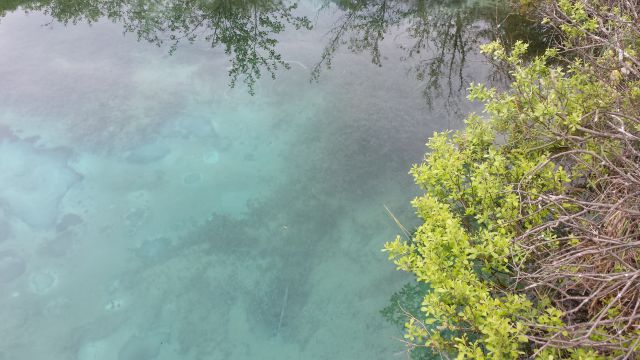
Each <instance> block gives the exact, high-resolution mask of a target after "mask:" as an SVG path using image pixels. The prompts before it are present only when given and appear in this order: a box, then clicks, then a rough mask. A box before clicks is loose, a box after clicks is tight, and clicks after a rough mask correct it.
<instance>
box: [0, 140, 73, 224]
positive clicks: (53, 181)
mask: <svg viewBox="0 0 640 360" xmlns="http://www.w3.org/2000/svg"><path fill="white" fill-rule="evenodd" d="M71 154H72V153H71V151H70V150H69V149H66V148H56V149H42V148H36V147H35V146H34V145H33V144H31V143H29V142H27V141H22V140H19V139H16V138H6V139H4V140H3V141H1V142H0V164H2V172H0V207H3V208H4V209H5V210H6V211H7V212H8V213H9V214H11V215H13V216H15V217H17V218H19V219H20V220H22V221H23V222H24V223H26V224H27V225H29V226H30V227H32V228H35V229H47V228H50V227H51V226H53V225H55V223H56V219H57V218H58V208H59V204H60V201H61V200H62V198H63V197H64V196H65V195H66V193H67V191H69V189H70V188H71V187H72V186H73V185H75V184H76V183H78V182H79V181H81V180H82V176H81V175H80V174H78V173H77V172H76V171H74V170H73V169H72V168H70V167H69V166H68V160H69V158H70V156H71Z"/></svg>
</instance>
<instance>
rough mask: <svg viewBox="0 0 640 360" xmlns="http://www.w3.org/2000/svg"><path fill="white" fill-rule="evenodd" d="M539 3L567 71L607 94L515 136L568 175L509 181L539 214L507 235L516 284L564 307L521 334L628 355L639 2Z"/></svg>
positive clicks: (639, 248) (634, 289)
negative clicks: (552, 181) (558, 180)
mask: <svg viewBox="0 0 640 360" xmlns="http://www.w3.org/2000/svg"><path fill="white" fill-rule="evenodd" d="M542 10H543V12H544V15H545V16H546V18H547V19H548V20H549V22H550V24H551V25H552V26H553V27H555V28H556V29H558V30H559V31H560V32H561V33H562V34H563V35H564V36H565V41H564V42H563V43H562V44H560V48H562V49H563V51H562V52H561V54H562V55H563V57H564V59H565V60H566V61H571V62H572V63H573V64H575V63H576V59H578V60H579V61H578V62H577V63H579V64H581V66H580V67H579V70H576V71H581V72H584V73H587V74H588V75H587V76H588V78H590V79H592V80H591V81H592V82H594V83H597V84H598V85H597V86H601V87H604V88H606V89H608V90H607V91H608V92H609V93H611V94H612V95H611V98H610V99H609V100H607V101H605V102H603V103H598V104H595V103H591V104H587V105H585V104H580V105H581V106H580V108H578V109H576V110H575V111H574V114H575V113H579V114H580V115H581V116H580V118H579V119H577V120H576V121H571V120H568V119H566V118H564V115H567V114H568V113H570V112H571V111H570V109H567V108H562V106H560V109H559V110H560V111H558V112H556V113H554V114H553V117H554V120H553V122H554V124H553V125H550V123H548V122H544V121H538V122H535V121H534V123H533V124H529V125H533V127H534V128H535V129H537V131H534V132H532V133H530V134H531V135H526V134H524V135H523V137H522V138H519V141H523V140H524V141H531V143H534V142H537V143H538V144H539V145H540V146H542V147H543V148H545V149H546V150H547V151H549V153H550V157H549V158H548V161H547V163H552V164H555V166H557V167H558V168H559V169H564V170H566V171H567V172H568V174H569V176H568V178H569V179H570V181H569V182H568V183H567V184H566V186H565V187H564V188H563V191H562V192H560V193H547V194H531V193H528V192H527V190H526V189H527V188H528V186H527V181H528V179H530V178H531V176H525V178H524V179H523V180H522V181H521V182H520V184H519V186H518V187H517V190H516V191H517V192H518V195H519V196H520V199H521V203H522V208H523V209H529V210H531V209H533V211H534V212H541V211H544V212H545V214H546V216H547V219H548V221H545V222H543V223H541V224H540V225H538V226H536V227H533V228H530V229H526V230H524V231H523V232H522V233H521V234H519V236H518V237H517V238H516V243H517V244H519V245H521V247H522V249H524V251H525V252H526V256H525V257H524V258H526V259H527V261H523V262H522V263H516V264H515V266H514V268H515V270H516V271H515V272H516V279H517V282H516V283H517V286H520V287H522V288H523V289H524V291H525V292H526V293H528V294H530V295H532V296H534V297H535V298H537V299H549V300H550V302H551V303H552V304H553V305H554V306H555V307H556V308H557V309H559V310H561V311H562V313H563V314H564V315H563V324H562V325H558V326H540V325H539V324H531V326H532V327H533V328H535V329H536V331H535V332H534V333H533V334H532V335H531V336H529V338H530V340H531V341H532V342H533V343H535V344H536V348H537V351H538V352H539V351H542V350H543V349H545V348H547V347H550V348H559V349H570V348H576V347H583V348H589V349H593V350H595V351H596V352H597V353H598V354H600V355H607V356H611V357H614V358H621V359H629V358H633V356H635V355H634V354H636V352H637V351H638V349H639V348H640V347H639V343H640V96H638V86H639V80H640V61H639V60H640V58H639V57H638V55H639V54H640V51H639V50H640V42H639V39H640V17H639V15H638V14H639V11H640V2H638V1H631V0H616V1H613V0H607V1H587V0H582V1H574V2H569V1H550V2H548V3H547V4H546V5H545V6H544V7H543V9H542ZM534 93H535V92H534ZM522 95H523V96H525V97H526V96H527V95H524V94H522ZM537 95H538V96H542V97H544V96H547V95H549V94H543V93H538V94H537ZM580 95H581V94H574V96H580ZM534 96H535V95H534ZM538 100H539V101H544V99H542V98H541V99H538ZM576 111H577V112H576ZM581 111H583V112H581ZM541 134H543V136H541ZM533 137H535V139H533ZM541 139H544V142H545V143H543V144H540V140H541ZM534 140H535V141H534ZM544 165H546V163H545V164H543V165H541V166H538V167H537V168H536V169H540V168H541V167H542V166H544ZM536 169H534V172H535V170H536ZM522 215H524V216H526V214H522Z"/></svg>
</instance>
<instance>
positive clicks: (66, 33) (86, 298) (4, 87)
mask: <svg viewBox="0 0 640 360" xmlns="http://www.w3.org/2000/svg"><path fill="white" fill-rule="evenodd" d="M43 3H51V2H50V1H49V2H43ZM54 3H55V2H54ZM114 3H115V2H114ZM407 4H409V3H400V4H399V5H398V7H397V8H398V9H401V8H406V7H407V6H410V5H407ZM430 6H433V7H434V11H435V10H437V11H442V12H445V13H453V14H455V9H457V7H456V8H444V7H443V6H444V5H441V4H439V3H437V2H434V3H433V4H431V5H430ZM457 6H462V5H457ZM365 10H366V9H365ZM367 11H368V10H367ZM367 11H362V12H361V13H356V15H358V16H359V18H358V21H365V20H367V19H373V18H371V16H373V15H372V14H374V13H375V11H370V12H367ZM51 13H52V12H51V11H46V9H45V10H42V9H40V10H38V9H36V10H32V11H28V12H25V11H24V10H23V9H9V10H8V11H7V12H6V13H5V14H4V17H2V18H0V168H1V170H0V359H2V360H5V359H7V360H14V359H18V360H19V359H26V360H31V359H33V360H38V359H74V360H75V359H77V360H107V359H119V360H133V359H136V360H147V359H158V360H168V359H187V360H190V359H395V358H403V357H404V356H405V355H404V354H403V353H402V350H403V349H404V347H403V345H402V344H401V343H400V342H398V341H397V340H394V339H393V337H398V336H400V331H399V330H398V328H397V327H395V326H394V325H392V324H389V323H386V322H385V321H384V320H383V319H382V317H381V316H380V314H379V311H380V310H381V309H382V308H383V307H384V306H386V305H387V303H388V301H389V297H390V296H391V295H392V294H393V293H394V292H395V291H397V290H398V289H400V288H401V287H402V285H403V284H404V283H406V282H407V281H409V280H410V278H409V277H408V276H404V275H403V274H401V273H399V272H397V271H395V270H394V267H393V265H392V264H391V263H389V262H388V261H387V260H386V258H385V256H384V254H383V253H382V252H381V251H380V249H381V248H382V246H383V244H384V242H385V241H388V240H390V239H392V238H393V237H394V236H395V234H396V233H397V231H398V229H397V228H396V226H395V224H394V222H393V220H392V219H391V218H390V217H389V215H388V214H387V213H386V210H385V205H386V206H387V207H388V208H389V209H391V211H393V212H394V214H395V215H396V216H397V217H398V218H399V219H400V220H401V221H403V222H404V223H405V224H407V226H411V225H413V224H414V223H415V220H414V219H413V218H414V216H413V211H412V209H411V208H410V207H409V200H410V199H411V198H412V197H413V196H415V195H416V194H417V189H415V188H414V186H413V184H412V180H411V178H410V176H409V175H407V171H408V169H409V168H410V166H411V164H412V163H415V162H418V161H420V159H421V158H422V154H423V152H424V143H425V141H426V139H427V137H428V136H429V135H430V134H431V133H432V132H433V131H441V130H443V129H447V128H455V127H459V126H460V124H461V119H462V117H463V116H462V115H460V114H462V113H464V112H466V111H469V110H472V109H475V108H476V107H477V106H476V105H474V104H469V103H466V102H465V101H464V100H463V97H464V87H465V86H466V84H467V82H468V81H472V80H473V81H485V80H486V79H487V78H488V77H490V75H491V74H490V71H489V67H488V65H486V64H485V61H484V59H483V58H482V57H481V56H479V55H478V54H477V53H476V52H475V51H472V50H471V49H473V48H474V45H473V44H472V43H471V42H470V43H469V44H466V45H465V46H468V48H469V49H470V50H469V51H468V52H466V53H465V54H464V56H465V59H464V61H463V62H462V63H459V64H458V62H457V61H459V59H454V60H452V62H451V63H452V64H453V65H451V66H445V67H444V71H442V72H440V73H437V74H436V73H434V74H435V75H434V76H431V77H429V76H425V74H424V71H423V73H422V75H421V74H420V69H423V70H424V69H426V68H425V67H424V66H425V61H427V60H429V59H432V58H434V57H437V55H438V51H439V47H438V43H437V41H436V40H431V42H430V43H429V41H430V40H426V41H427V45H430V46H427V47H425V48H424V49H423V50H422V53H421V54H420V55H415V56H413V57H411V56H408V55H407V54H408V51H409V50H408V47H410V46H411V45H412V44H414V41H413V40H414V37H413V34H412V32H411V29H412V28H411V26H412V25H411V24H412V21H415V19H414V20H411V19H409V20H404V19H403V18H402V16H400V17H399V18H398V19H397V23H395V24H393V25H394V26H389V27H387V28H384V29H382V32H381V34H382V35H383V37H384V39H382V38H380V42H379V43H377V44H376V49H377V50H375V51H374V50H372V49H373V48H367V47H366V46H363V45H362V43H361V44H360V45H358V42H357V41H356V42H355V45H354V42H350V41H349V39H350V37H349V36H351V35H349V34H352V35H353V34H355V35H353V36H354V37H355V38H357V37H358V36H359V33H358V32H357V31H355V30H354V31H352V32H351V33H348V34H347V35H345V36H344V37H343V38H340V39H339V41H338V44H340V45H339V46H337V47H336V48H335V49H333V50H332V51H330V52H329V53H330V54H331V58H332V61H331V62H332V64H331V69H326V68H325V67H324V64H322V66H321V67H320V69H321V71H320V73H319V78H318V81H310V79H311V77H312V71H313V69H314V65H316V64H318V62H319V61H321V59H322V56H323V51H325V50H326V46H327V44H328V43H330V42H331V41H332V39H334V38H335V36H336V34H337V35H338V36H340V34H339V33H336V31H339V30H340V25H341V24H345V21H352V20H353V19H354V18H355V17H354V13H353V12H349V7H348V6H347V7H345V6H343V7H342V8H340V7H338V6H337V5H335V4H333V3H320V2H302V3H300V4H299V7H298V8H297V9H295V10H294V13H295V14H297V15H298V16H307V17H308V18H309V19H310V21H311V23H312V25H313V29H312V30H308V29H304V28H303V29H300V30H296V29H295V27H292V26H287V27H286V30H284V31H283V32H281V33H279V34H276V36H275V37H274V38H276V39H277V45H275V49H277V52H278V53H280V54H281V56H282V59H283V60H284V61H285V63H287V64H289V65H290V69H289V70H286V69H278V70H276V71H275V75H276V76H275V79H272V78H271V76H270V74H269V73H268V72H264V70H263V73H262V77H261V78H260V79H258V80H256V82H255V83H253V84H251V83H245V82H244V81H243V79H244V77H242V76H240V77H239V80H238V81H237V83H236V86H235V87H233V88H232V87H230V86H229V79H230V78H229V76H228V73H229V71H230V70H232V69H233V63H230V62H229V61H230V59H231V60H233V58H230V57H229V55H227V54H225V52H224V47H216V48H211V44H210V43H209V42H208V41H207V40H206V39H205V38H201V37H198V38H196V39H194V42H193V43H189V41H183V42H180V43H178V45H177V48H176V49H175V51H174V52H173V53H172V54H171V55H170V54H169V51H170V44H169V45H167V44H160V45H161V46H155V45H156V44H153V43H150V42H149V41H147V40H146V39H141V40H140V41H138V38H137V36H136V35H137V34H136V33H135V31H134V32H133V33H126V34H124V35H123V29H124V28H125V25H126V21H124V20H123V19H111V20H109V19H106V18H104V17H101V16H98V17H96V18H95V19H93V21H91V22H90V24H89V23H88V21H87V20H86V19H76V20H77V21H71V22H70V23H68V24H67V25H65V24H62V23H60V22H58V21H57V20H56V18H55V14H54V15H52V14H51ZM437 14H440V13H439V12H437ZM474 14H475V13H474V12H468V13H466V15H465V16H466V20H464V21H466V23H465V24H466V25H465V26H467V25H469V26H472V25H473V26H475V27H477V28H482V22H481V21H479V20H478V21H476V20H475V19H474V18H473V16H475V15H474ZM52 16H53V17H52ZM403 16H404V15H403ZM439 16H440V15H439ZM371 21H372V22H374V23H375V19H373V20H371ZM434 21H435V20H434ZM74 22H75V23H76V24H75V25H74V24H73V23H74ZM355 25H358V24H357V23H355ZM332 29H333V30H332ZM336 29H337V30H336ZM198 31H200V30H198ZM204 35H206V34H204ZM360 35H361V34H360ZM460 39H461V40H462V36H461V37H460ZM465 39H466V38H465ZM356 40H357V39H356ZM476 40H478V39H476ZM480 40H481V39H480ZM480 40H478V41H480ZM449 48H450V46H449V45H446V46H445V49H449ZM376 51H378V52H379V54H378V55H377V56H379V58H378V60H377V61H376ZM324 53H325V54H327V52H324ZM372 59H373V60H374V61H372ZM446 59H448V58H446ZM447 61H448V60H447ZM378 63H380V64H378ZM444 64H445V65H447V63H446V62H444ZM456 64H458V65H456ZM379 65H382V66H379ZM456 66H457V67H456ZM451 74H454V76H452V75H451ZM458 75H459V76H458ZM434 78H435V79H436V80H437V84H436V85H437V86H433V83H432V82H430V80H432V79H434ZM460 79H463V81H461V80H460ZM461 89H462V90H461ZM250 90H253V91H254V92H255V95H253V96H252V95H250V94H249V92H250ZM425 90H428V91H426V92H425ZM425 95H428V96H427V97H425Z"/></svg>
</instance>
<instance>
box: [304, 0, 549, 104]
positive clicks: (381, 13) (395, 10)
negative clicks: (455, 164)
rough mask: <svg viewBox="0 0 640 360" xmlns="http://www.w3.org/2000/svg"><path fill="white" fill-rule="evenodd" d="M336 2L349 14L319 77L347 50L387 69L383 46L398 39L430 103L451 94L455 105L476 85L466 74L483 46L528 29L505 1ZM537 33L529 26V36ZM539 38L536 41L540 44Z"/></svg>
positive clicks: (337, 31)
mask: <svg viewBox="0 0 640 360" xmlns="http://www.w3.org/2000/svg"><path fill="white" fill-rule="evenodd" d="M333 2H334V3H335V5H337V6H338V7H339V8H340V9H341V10H343V11H344V14H343V15H342V17H341V18H340V19H339V20H338V21H337V22H336V25H335V26H334V28H333V29H332V30H331V32H330V38H329V41H328V44H327V46H326V48H325V50H324V52H323V53H322V56H321V58H320V60H319V61H318V63H317V64H316V65H315V67H314V69H313V77H314V78H316V79H317V78H318V77H319V76H320V72H321V70H322V68H323V67H327V68H331V63H332V58H333V56H334V55H335V53H336V52H337V51H338V50H339V49H340V48H341V47H343V46H346V47H347V48H348V49H349V50H351V51H352V52H355V53H362V52H369V53H370V55H371V61H372V62H373V63H374V64H376V65H378V66H382V59H383V54H382V53H381V45H382V42H383V40H385V37H388V36H394V42H397V43H398V44H399V45H398V46H399V48H400V49H401V50H402V51H403V56H402V57H401V59H400V60H403V61H409V60H411V63H412V65H411V70H410V71H411V72H413V73H414V74H415V76H416V78H417V79H418V80H419V81H421V82H423V83H424V87H423V94H424V96H425V98H426V99H427V101H428V102H429V104H431V100H432V99H433V98H434V97H440V96H445V97H446V100H447V102H448V103H449V104H450V105H451V104H452V102H455V100H456V99H457V98H459V97H460V96H459V95H460V93H461V92H463V91H464V90H465V89H466V88H467V86H468V85H469V82H470V81H469V80H470V79H468V75H466V74H465V69H466V66H468V65H469V64H467V62H468V56H469V55H470V54H471V53H473V52H474V51H477V48H478V44H479V43H484V42H488V41H490V40H492V39H494V38H496V37H500V38H508V36H507V35H506V34H509V33H510V32H511V30H513V29H511V28H510V27H511V26H515V27H516V28H518V27H520V28H522V27H524V28H527V24H526V22H524V21H522V20H523V19H519V20H520V21H513V20H514V19H515V18H517V17H518V16H517V15H514V14H511V15H508V9H507V8H506V7H505V5H504V3H503V2H502V1H497V2H493V1H481V0H476V1H474V0H471V1H443V0H335V1H333ZM328 6H329V5H328V4H327V7H328ZM505 19H510V20H511V21H504V20H505ZM492 24H495V26H494V25H492ZM497 24H500V26H498V25H497ZM534 30H536V29H533V28H527V30H526V31H524V32H523V35H525V36H527V35H528V33H529V32H531V31H534ZM537 38H538V37H537V36H533V37H532V39H533V40H534V41H536V40H537Z"/></svg>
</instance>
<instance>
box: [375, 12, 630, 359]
mask: <svg viewBox="0 0 640 360" xmlns="http://www.w3.org/2000/svg"><path fill="white" fill-rule="evenodd" d="M522 5H523V8H527V11H530V12H532V13H534V14H535V15H537V16H538V17H539V18H540V21H541V22H543V23H544V24H545V26H547V27H548V28H549V29H550V31H555V34H557V36H558V37H559V38H560V39H561V40H560V42H559V43H558V44H557V45H556V46H555V47H553V48H550V49H548V50H547V51H545V52H544V54H542V55H539V56H537V57H535V58H533V59H532V60H524V58H523V56H524V54H525V53H526V52H527V45H526V44H525V43H522V42H518V43H515V44H514V45H513V46H504V44H500V43H497V42H494V43H490V44H488V45H485V46H483V51H484V52H485V53H487V54H488V55H489V56H490V57H492V58H493V59H495V60H496V61H497V62H498V63H500V64H501V65H502V66H503V67H504V68H505V69H507V72H508V74H509V76H510V77H511V79H512V83H511V85H510V86H509V88H508V89H507V90H505V91H499V90H496V89H491V88H487V87H485V86H483V85H473V86H472V87H471V88H470V98H471V99H477V100H480V101H483V102H484V103H485V107H484V116H480V115H475V114H472V115H470V116H469V117H468V119H467V122H466V128H465V129H464V130H461V131H458V132H455V133H451V132H445V133H436V134H435V135H434V136H433V137H432V138H431V139H430V140H429V143H428V148H429V150H430V151H429V153H428V154H427V155H426V157H425V160H424V162H423V163H422V164H419V165H416V166H414V167H413V168H412V170H411V174H412V175H413V176H414V178H415V181H416V183H417V184H418V185H419V186H420V187H421V188H422V189H423V190H424V195H422V196H420V197H418V198H416V199H415V200H414V201H413V206H414V207H415V208H416V211H417V214H418V215H419V217H420V218H421V219H422V220H423V221H424V222H423V224H422V225H420V226H419V227H418V228H417V230H416V231H415V232H414V233H413V234H406V235H405V236H398V237H397V238H396V240H395V241H393V242H389V243H387V244H386V245H385V250H386V251H387V252H388V253H389V256H390V258H391V259H393V261H394V262H395V264H396V265H397V267H398V268H399V269H401V270H404V271H407V272H410V273H413V274H414V275H415V277H416V280H417V281H418V282H419V283H425V284H428V285H429V287H428V288H425V289H424V291H423V293H422V294H420V296H421V297H422V301H421V306H420V311H416V309H415V308H414V309H411V308H407V309H405V308H404V307H400V306H399V307H398V308H399V309H400V310H401V311H402V312H403V313H404V314H405V315H406V317H405V320H406V324H405V328H406V330H405V342H406V344H407V345H408V349H409V350H414V349H421V348H428V349H429V350H430V351H431V353H433V354H436V355H437V356H439V357H444V358H474V359H487V358H491V359H518V358H531V357H533V358H540V359H565V358H566V359H605V358H607V359H608V358H613V359H635V358H637V356H638V354H639V353H640V17H639V15H638V14H639V13H640V4H639V3H638V2H637V1H613V0H579V1H567V0H557V1H556V0H550V1H546V2H541V3H535V2H534V3H525V2H522ZM405 292H408V290H407V289H405ZM410 293H411V296H413V297H415V294H416V293H415V291H414V292H410ZM396 300H397V299H396ZM404 303H406V302H404ZM404 303H403V304H404ZM412 310H413V311H412ZM387 312H388V310H387Z"/></svg>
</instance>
